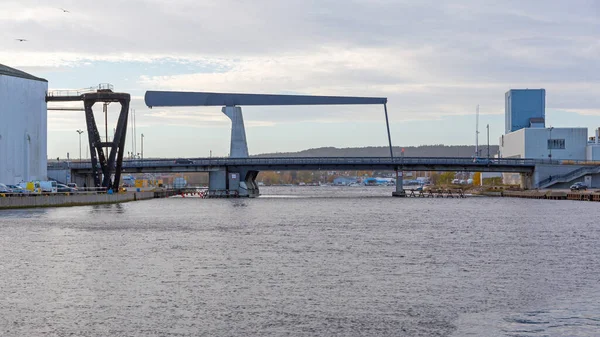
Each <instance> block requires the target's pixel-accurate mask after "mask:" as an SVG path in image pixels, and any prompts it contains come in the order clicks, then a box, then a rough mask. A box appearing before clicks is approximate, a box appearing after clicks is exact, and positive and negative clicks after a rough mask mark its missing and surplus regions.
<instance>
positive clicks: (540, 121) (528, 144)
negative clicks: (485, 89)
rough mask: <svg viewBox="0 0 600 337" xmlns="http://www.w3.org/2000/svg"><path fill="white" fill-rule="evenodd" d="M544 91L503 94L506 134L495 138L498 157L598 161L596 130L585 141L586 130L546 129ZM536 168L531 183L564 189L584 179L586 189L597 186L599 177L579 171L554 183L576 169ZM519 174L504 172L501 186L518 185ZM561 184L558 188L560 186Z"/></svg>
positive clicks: (599, 141)
mask: <svg viewBox="0 0 600 337" xmlns="http://www.w3.org/2000/svg"><path fill="white" fill-rule="evenodd" d="M545 97H546V91H545V90H544V89H517V90H515V89H513V90H509V91H508V92H507V93H506V95H505V99H506V101H505V120H506V134H504V135H502V136H501V137H500V139H499V143H500V157H502V158H527V159H546V160H550V159H551V160H554V161H556V160H558V161H560V162H563V163H568V162H571V164H579V165H585V164H591V163H585V162H590V161H600V129H598V130H596V135H595V137H590V138H589V139H588V129H587V128H581V127H566V128H561V127H546V120H545V119H546V111H545V110H546V102H545ZM547 166H548V167H545V168H542V167H540V168H538V170H537V171H538V172H537V173H536V174H535V177H534V180H535V181H543V180H544V179H552V177H554V178H555V180H557V183H556V184H555V185H556V186H557V187H562V188H564V187H565V186H566V187H568V184H569V183H571V182H574V181H581V179H584V180H583V181H585V183H586V184H587V185H588V186H590V187H600V176H598V177H596V176H597V174H592V173H591V172H590V173H589V174H588V172H587V171H585V172H584V171H583V170H581V171H580V172H579V173H580V174H579V175H573V179H572V180H570V178H569V179H567V180H569V181H558V178H559V177H562V176H565V175H568V173H569V172H570V171H575V170H577V169H578V168H579V167H580V166H569V165H566V166H563V167H560V168H557V167H551V164H550V163H549V165H547ZM520 180H521V177H520V175H518V174H514V173H504V174H503V181H504V183H505V184H518V183H519V182H520ZM561 184H562V185H561Z"/></svg>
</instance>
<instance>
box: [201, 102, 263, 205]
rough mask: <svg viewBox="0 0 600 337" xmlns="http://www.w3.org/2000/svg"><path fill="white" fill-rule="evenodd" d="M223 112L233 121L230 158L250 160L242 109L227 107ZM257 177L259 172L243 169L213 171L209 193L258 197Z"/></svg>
mask: <svg viewBox="0 0 600 337" xmlns="http://www.w3.org/2000/svg"><path fill="white" fill-rule="evenodd" d="M221 111H222V112H223V113H224V114H225V115H226V116H227V117H229V119H231V144H230V150H229V157H230V158H248V143H247V141H246V129H245V127H244V117H243V115H242V108H240V107H237V106H225V107H223V108H222V109H221ZM256 176H258V171H255V170H248V169H244V168H243V167H236V168H230V169H227V170H225V171H212V172H210V173H209V193H210V194H212V195H221V194H223V193H229V195H230V196H239V197H250V198H254V197H258V195H259V190H258V184H257V183H256ZM226 191H228V192H226Z"/></svg>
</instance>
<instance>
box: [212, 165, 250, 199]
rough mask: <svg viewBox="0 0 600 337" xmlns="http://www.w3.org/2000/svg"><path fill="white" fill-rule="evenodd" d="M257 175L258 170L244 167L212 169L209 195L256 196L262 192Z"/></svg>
mask: <svg viewBox="0 0 600 337" xmlns="http://www.w3.org/2000/svg"><path fill="white" fill-rule="evenodd" d="M256 176H258V171H254V170H247V169H243V168H239V169H232V170H221V171H210V172H209V173H208V181H209V182H208V191H209V195H214V196H224V195H229V196H235V197H249V198H256V197H258V196H259V193H260V192H259V189H258V185H257V184H256Z"/></svg>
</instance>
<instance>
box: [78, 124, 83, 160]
mask: <svg viewBox="0 0 600 337" xmlns="http://www.w3.org/2000/svg"><path fill="white" fill-rule="evenodd" d="M77 133H78V134H79V161H80V162H81V134H82V133H83V130H81V129H78V130H77Z"/></svg>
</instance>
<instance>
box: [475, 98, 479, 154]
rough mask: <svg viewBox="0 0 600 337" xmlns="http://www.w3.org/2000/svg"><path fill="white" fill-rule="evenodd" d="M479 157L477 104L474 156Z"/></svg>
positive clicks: (476, 111) (477, 111)
mask: <svg viewBox="0 0 600 337" xmlns="http://www.w3.org/2000/svg"><path fill="white" fill-rule="evenodd" d="M477 157H479V104H477V109H476V110H475V158H477Z"/></svg>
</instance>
